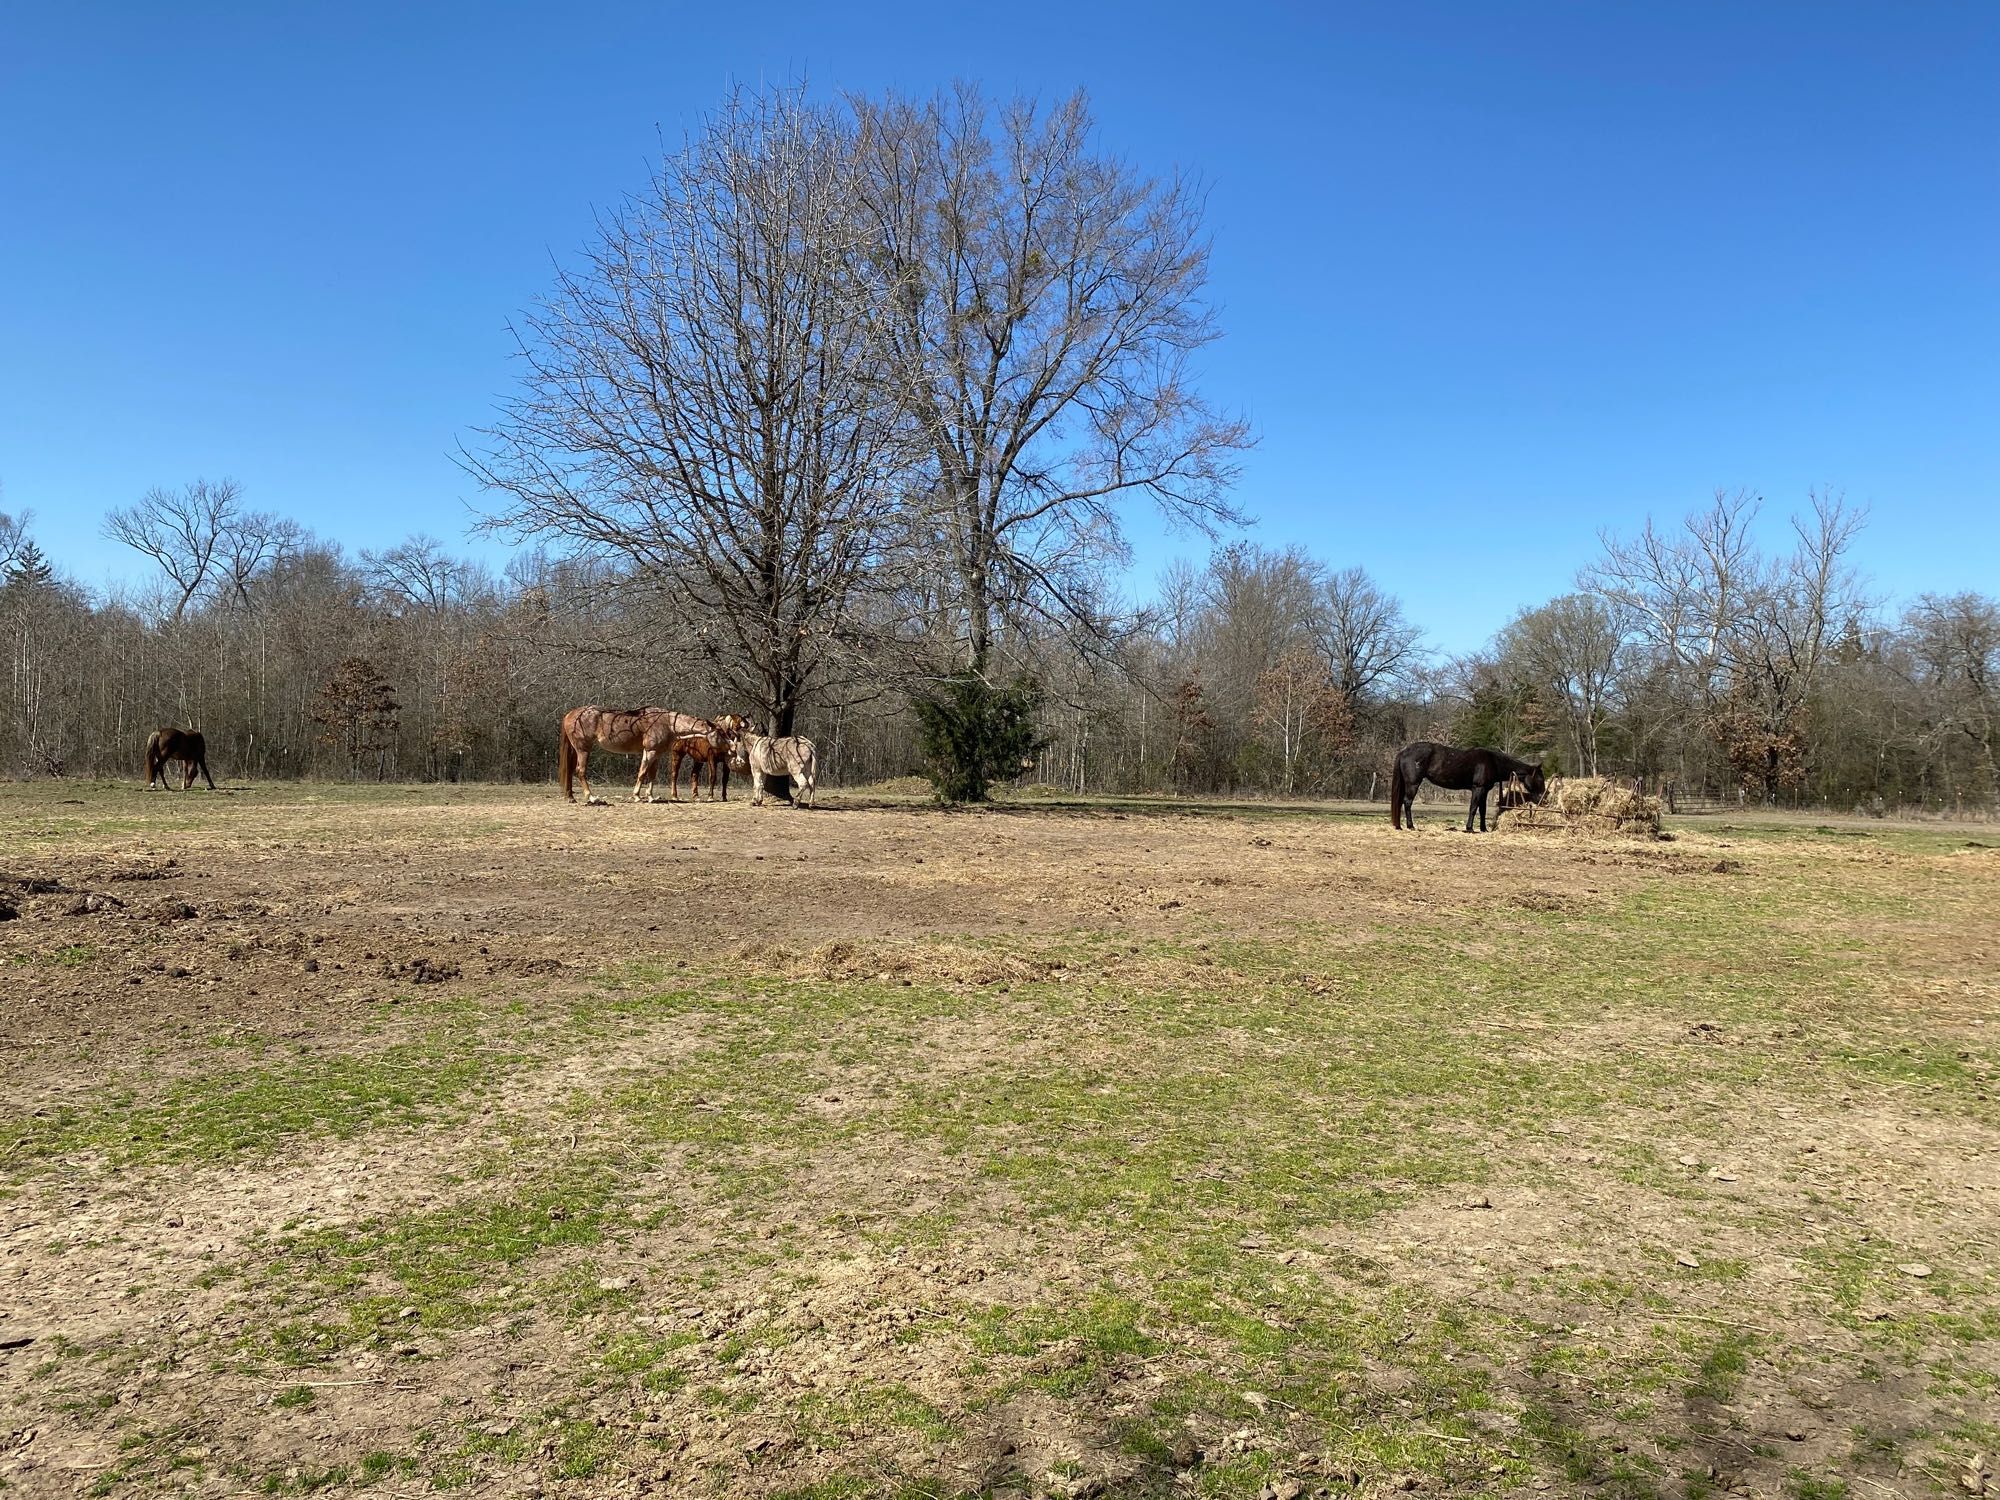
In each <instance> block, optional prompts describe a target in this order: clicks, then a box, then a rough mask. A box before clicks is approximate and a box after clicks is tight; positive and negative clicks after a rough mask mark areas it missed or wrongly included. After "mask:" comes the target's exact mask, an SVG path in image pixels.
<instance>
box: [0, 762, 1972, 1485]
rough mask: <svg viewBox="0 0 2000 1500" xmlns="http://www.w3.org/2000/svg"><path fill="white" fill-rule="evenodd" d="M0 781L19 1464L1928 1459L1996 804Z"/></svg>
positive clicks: (1812, 1474)
mask: <svg viewBox="0 0 2000 1500" xmlns="http://www.w3.org/2000/svg"><path fill="white" fill-rule="evenodd" d="M825 802H826V806H825V807H824V808H823V809H822V810H819V811H815V812H795V811H793V810H791V809H789V808H787V807H783V806H768V807H765V808H761V809H753V808H751V807H749V806H748V805H747V803H746V802H744V801H741V800H732V801H731V802H730V803H728V804H726V805H717V804H712V803H711V804H696V805H653V806H632V805H613V806H611V807H604V808H584V807H581V806H572V805H568V804H565V803H563V802H562V801H561V800H560V799H559V798H558V797H557V796H555V795H554V793H553V792H552V791H550V790H548V789H546V788H527V789H498V788H444V787H421V788H418V787H387V788H359V789H356V788H344V787H313V786H290V787H257V788H230V789H228V790H227V791H226V792H225V793H223V794H217V795H212V796H211V795H206V794H201V793H193V794H187V795H184V796H175V795H166V794H153V795H150V796H149V795H147V794H146V793H144V792H143V791H141V790H139V789H138V788H136V787H133V786H121V785H111V784H105V785H97V786H83V787H77V786H74V785H71V786H63V785H52V784H47V783H41V784H24V785H13V786H0V851H4V852H0V909H4V911H5V912H8V913H12V915H11V916H0V1061H4V1065H5V1068H6V1073H5V1077H6V1080H7V1083H6V1090H5V1094H4V1099H0V1486H4V1487H5V1489H4V1492H5V1493H9V1494H15V1493H18V1494H24V1495H41V1494H50V1495H68V1494H89V1493H96V1494H108V1495H150V1494H165V1493H177V1494H178V1493H186V1494H196V1495H228V1494H252V1493H270V1494H295V1493H315V1492H317V1493H334V1494H348V1493H356V1494H381V1495H398V1494H400V1495H412V1494H428V1493H432V1492H436V1491H442V1490H447V1489H449V1490H456V1491H458V1492H460V1493H467V1494H488V1493H491V1494H498V1495H523V1496H525V1495H534V1494H539V1495H556V1494H564V1495H570V1494H573V1495H579V1496H582V1495H604V1494H629V1493H655V1492H657V1493H691V1494H717V1495H721V1494H729V1495H735V1494H749V1495H772V1496H776V1495H791V1496H825V1497H832V1496H845V1495H857V1496H858V1495H875V1494H884V1495H908V1496H916V1495H932V1496H942V1495H976V1494H992V1495H1004V1494H1015V1495H1021V1496H1026V1495H1030V1494H1038V1495H1039V1494H1048V1495H1088V1494H1121V1495H1122V1494H1159V1495H1168V1494H1205V1495H1242V1496H1246V1497H1247V1496H1256V1495H1265V1496H1271V1497H1286V1500H1290V1497H1294V1496H1300V1495H1307V1494H1317V1493H1326V1494H1333V1495H1347V1494H1351V1493H1360V1494H1385V1493H1391V1492H1397V1491H1407V1490H1429V1491H1433V1492H1439V1493H1454V1494H1456V1493H1466V1494H1485V1493H1490V1494H1513V1493H1520V1494H1528V1493H1555V1494H1578V1495H1584V1494H1590V1495H1596V1494H1603V1495H1619V1496H1642V1495H1661V1496H1666V1495H1701V1494H1710V1493H1725V1492H1733V1493H1745V1494H1759V1495H1772V1496H1776V1495H1796V1496H1835V1495H1855V1496H1859V1495H1862V1494H1864V1493H1868V1494H1895V1495H1925V1494H1941V1493H1956V1494H1961V1495H1963V1494H1967V1493H1979V1492H1982V1491H1983V1489H1984V1487H1985V1486H1987V1485H1988V1484H1989V1483H1995V1482H1994V1481H1992V1480H1990V1479H1989V1477H1988V1470H1989V1469H1990V1467H1992V1466H1994V1464H1995V1462H1996V1460H1995V1454H1996V1450H2000V1426H1996V1422H2000V1414H1997V1413H2000V1346H1996V1342H1995V1341H1996V1339H2000V1283H1996V1269H1995V1268H1996V1264H2000V1261H1996V1254H1995V1252H1996V1248H2000V1156H1996V1153H1995V1148H1996V1145H2000V1101H1996V1095H1995V1090H1996V1078H1995V1049H1994V1045H1993V1041H1994V1038H1993V1034H1992V1027H1993V1025H1994V1024H1995V1016H1996V997H1997V996H2000V937H1996V936H1995V935H1994V934H1995V929H1994V927H1993V923H1992V920H1991V915H1990V914H1991V912H1992V911H1993V910H1994V908H1995V898H1996V896H2000V848H1996V847H1994V846H1996V845H2000V837H1997V836H1993V835H1992V834H1991V832H1990V830H1985V829H1982V828H1979V827H1957V828H1954V827H1951V826H1947V825H1933V826H1925V827H1913V826H1885V825H1881V824H1863V823H1851V822H1844V821H1830V822H1821V821H1817V820H1806V821H1789V822H1788V821H1785V820H1781V819H1770V818H1741V817H1739V818H1736V819H1734V820H1731V819H1727V818H1705V819H1690V820H1684V821H1682V822H1680V823H1678V824H1676V825H1674V826H1673V828H1672V832H1673V835H1674V836H1673V838H1672V839H1671V840H1669V841H1664V842H1659V843H1650V842H1648V843H1643V844H1642V843H1635V842H1627V841H1620V840H1595V841H1593V840H1584V839H1570V838H1562V837H1558V836H1551V835H1544V834H1539V833H1537V834H1523V833H1508V832H1504V831H1503V832H1500V833H1496V834H1494V835H1490V836H1486V837H1467V836H1465V835H1463V834H1458V833H1454V832H1450V831H1448V830H1449V828H1450V826H1451V819H1450V810H1449V807H1448V806H1446V805H1440V806H1437V807H1433V808H1429V809H1424V810H1423V811H1422V816H1423V821H1424V828H1423V831H1422V832H1421V833H1420V834H1418V835H1416V836H1411V835H1408V834H1396V833H1394V832H1392V831H1391V830H1390V828H1389V827H1388V824H1387V820H1386V818H1385V817H1384V816H1383V813H1382V810H1381V809H1379V808H1376V809H1355V808H1327V807H1312V806H1295V807H1294V806H1269V805H1229V806H1219V805H1208V804H1180V803H1172V802H1164V801H1142V800H1131V801H1117V800H1097V801H1083V800H1067V799H1059V798H1055V799H1050V798H1043V799H1033V800H1021V801H1017V802H1014V803H1011V804H1009V805H1006V806H1003V807H999V808H995V809H993V810H990V811H981V812H964V813H946V812H942V811H938V810H935V809H931V808H928V807H926V806H924V805H922V804H921V803H919V802H916V801H914V800H911V799H907V798H904V799H899V798H895V797H888V796H871V795H868V794H865V793H847V794H840V793H834V794H831V795H829V796H828V797H826V799H825Z"/></svg>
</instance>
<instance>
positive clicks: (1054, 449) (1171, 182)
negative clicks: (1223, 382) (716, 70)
mask: <svg viewBox="0 0 2000 1500" xmlns="http://www.w3.org/2000/svg"><path fill="white" fill-rule="evenodd" d="M850 103H851V105H852V108H853V111H854V116H855V119H856V120H857V122H858V125H859V130H860V134H861V163H862V167H863V175H862V180H861V185H860V190H859V202H860V204H861V206H862V210H863V213H864V216H865V217H866V219H867V222H868V225H869V229H870V232H871V236H872V242H871V244H870V245H869V247H868V258H867V261H866V266H867V269H868V272H869V275H870V279H871V283H872V287H873V294H874V302H875V307H876V310H877V313H878V322H879V324H880V326H881V328H882V331H883V342H884V345H885V348H886V352H887V354H888V356H889V360H890V364H889V368H888V374H889V377H890V378H891V379H892V381H893V382H894V394H895V396H896V398H897V400H898V401H899V403H900V404H901V406H902V408H903V409H904V411H905V412H906V413H907V414H908V416H909V418H910V420H911V421H912V422H913V423H914V424H915V426H916V430H917V432H918V434H919V435H920V438H921V440H922V444H923V448H924V452H925V456H926V458H927V460H928V468H929V473H928V476H927V478H928V487H927V490H926V491H925V496H924V498H925V499H926V500H927V501H928V504H927V505H926V506H925V507H923V509H922V511H921V515H922V519H923V524H922V525H921V526H920V527H919V531H920V534H921V535H922V536H923V537H924V539H925V540H926V541H927V542H929V543H930V544H931V545H934V546H935V547H936V548H937V549H938V551H939V553H940V554H941V555H942V556H943V557H945V558H947V559H949V561H950V564H951V568H952V573H953V575H954V580H953V581H954V583H955V594H956V598H955V600H954V601H953V602H954V605H955V609H954V615H955V619H954V621H953V632H952V633H953V636H954V638H955V644H956V648H957V653H956V654H957V655H958V658H959V664H960V665H962V666H966V667H969V668H970V669H971V670H973V671H975V672H981V673H983V672H984V671H985V670H986V668H987V665H988V663H989V660H990V658H991V657H992V655H993V651H994V645H995V637H996V632H997V631H998V630H999V628H1000V627H1001V624H1002V622H1003V621H1004V620H1005V619H1006V618H1007V617H1009V616H1010V615H1011V614H1014V613H1016V612H1019V611H1033V612H1039V613H1042V614H1045V615H1049V616H1052V617H1054V618H1055V619H1057V620H1058V621H1060V622H1062V623H1065V624H1068V623H1075V622H1080V621H1085V620H1088V619H1090V618H1091V617H1092V615H1093V609H1092V605H1093V603H1094V601H1093V600H1092V599H1091V598H1090V596H1089V583H1088V580H1090V579H1093V578H1095V577H1096V576H1097V571H1096V567H1095V566H1094V565H1095V564H1096V563H1097V562H1099V561H1100V560H1101V559H1103V558H1104V557H1105V556H1107V555H1111V556H1118V555H1121V553H1122V542H1121V540H1120V532H1119V526H1118V514H1117V507H1118V505H1119V503H1120V502H1121V501H1126V500H1131V499H1137V498H1145V499H1150V500H1152V501H1154V502H1157V504H1158V505H1160V506H1161V507H1163V508H1164V509H1165V510H1166V511H1167V512H1168V513H1169V515H1171V516H1173V517H1176V518H1179V519H1182V520H1187V521H1193V522H1196V523H1199V524H1202V525H1213V524H1215V523H1218V522H1229V521H1234V520H1235V519H1236V515H1235V512H1234V511H1233V509H1232V508H1231V504H1230V501H1229V487H1230V483H1231V481H1232V479H1233V478H1234V476H1235V464H1234V459H1235V455H1236V454H1237V452H1238V451H1239V450H1240V449H1242V448H1243V447H1244V446H1245V445H1246V444H1247V442H1248V430H1247V428H1246V426H1245V424H1244V423H1243V422H1241V421H1239V420H1237V419H1235V418H1232V417H1227V416H1223V415H1220V414H1218V413H1217V412H1215V411H1214V410H1213V409H1211V407H1210V406H1209V405H1208V403H1207V402H1205V401H1204V400H1203V398H1202V397H1201V395H1200V394H1199V392H1198V391H1197V390H1196V388H1195V371H1194V367H1193V358H1194V356H1195V355H1196V353H1197V352H1198V351H1199V350H1200V349H1201V348H1202V347H1203V346H1204V345H1206V344H1208V343H1209V342H1210V341H1211V340H1213V339H1214V338H1215V337H1216V327H1215V324H1214V321H1213V319H1212V317H1211V314H1210V311H1209V309H1208V307H1207V305H1206V303H1205V302H1204V300H1203V293H1204V289H1205V285H1206V282H1207V277H1208V245H1207V242H1206V241H1205V240H1204V239H1203V237H1202V228H1201V218H1202V213H1201V210H1202V200H1201V193H1200V191H1199V189H1198V188H1197V186H1196V185H1195V184H1194V183H1192V182H1189V181H1187V180H1186V179H1184V178H1181V177H1178V176H1176V177H1170V178H1167V179H1164V180H1155V179H1153V178H1149V177H1147V176H1145V175H1143V174H1142V173H1140V172H1139V171H1137V170H1136V169H1134V168H1133V167H1131V166H1129V165H1127V164H1126V163H1124V162H1122V161H1119V160H1118V159H1116V158H1114V157H1112V156H1109V155H1107V154H1105V153H1104V152H1102V151H1100V150H1098V149H1097V148H1096V147H1095V146H1094V145H1093V142H1092V140H1091V118H1090V111H1089V108H1088V105H1087V103H1086V101H1085V99H1084V97H1083V96H1082V95H1081V94H1077V95H1074V96H1072V97H1070V98H1067V99H1064V100H1062V101H1061V102H1060V103H1058V104H1056V105H1055V106H1053V107H1052V108H1048V109H1042V108H1039V107H1038V106H1037V105H1036V104H1034V103H1033V102H1031V101H1016V102H1014V103H1012V104H1009V105H1007V106H1005V107H1004V108H1000V109H998V110H995V109H994V108H992V107H991V106H990V105H989V104H988V103H987V101H986V100H985V99H984V98H983V97H982V96H981V95H980V93H979V92H978V90H977V89H975V88H972V87H970V86H963V87H960V88H959V89H957V90H956V91H954V92H952V93H949V94H945V95H942V96H939V97H936V98H932V99H928V100H908V99H898V98H890V99H887V100H883V101H877V100H869V99H859V98H857V99H853V100H851V101H850Z"/></svg>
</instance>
